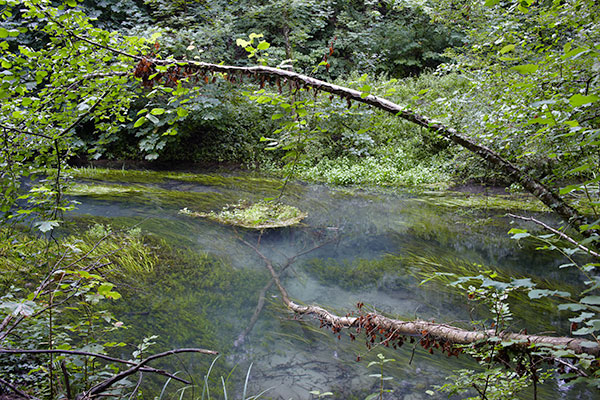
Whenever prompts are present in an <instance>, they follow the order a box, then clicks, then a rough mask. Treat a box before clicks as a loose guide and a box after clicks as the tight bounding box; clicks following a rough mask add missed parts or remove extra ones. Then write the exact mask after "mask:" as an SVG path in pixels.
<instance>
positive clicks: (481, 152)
mask: <svg viewBox="0 0 600 400" xmlns="http://www.w3.org/2000/svg"><path fill="white" fill-rule="evenodd" d="M44 12H45V13H46V15H47V17H48V18H49V19H50V20H52V21H54V22H55V23H57V24H59V25H60V26H62V27H63V28H64V29H65V30H66V32H67V34H68V35H69V36H71V38H72V39H76V40H79V41H83V42H85V43H87V44H89V45H92V46H95V47H97V48H99V49H103V50H106V51H109V52H112V53H113V54H114V55H115V56H121V57H122V56H125V57H129V58H130V59H131V60H132V61H134V62H137V65H136V67H135V68H134V70H133V71H132V72H133V75H134V76H136V77H137V78H141V79H142V81H143V83H144V85H145V86H148V87H151V86H152V85H153V83H158V82H159V81H160V80H162V81H163V82H162V83H164V84H167V85H171V86H175V85H176V84H177V83H178V82H179V81H180V80H181V79H184V78H186V77H190V76H193V75H197V76H203V77H204V78H205V79H206V78H207V74H209V73H215V72H217V73H223V74H227V77H228V79H231V80H232V81H233V79H234V78H235V77H236V76H238V77H240V76H246V77H251V78H256V79H257V80H259V81H260V85H261V86H262V85H264V84H265V83H269V82H271V81H273V83H277V82H279V83H280V84H281V83H282V81H283V82H284V83H286V82H287V83H290V84H291V86H294V85H295V87H297V88H298V87H305V88H307V89H312V90H315V91H322V92H327V93H331V94H333V95H336V96H339V97H341V98H344V99H347V100H348V101H356V102H359V103H364V104H367V105H369V106H372V107H375V108H377V109H379V110H383V111H385V112H388V113H391V114H394V115H396V116H398V117H399V118H402V119H404V120H406V121H409V122H411V123H414V124H416V125H419V126H421V127H423V128H425V129H427V130H429V131H431V132H434V133H436V134H439V135H441V136H442V137H444V138H446V139H449V140H451V141H452V142H454V143H455V144H458V145H460V146H461V147H464V148H465V149H467V150H469V151H471V152H473V153H475V154H476V155H478V156H479V157H481V158H482V159H484V160H485V161H487V162H489V163H490V164H492V165H493V166H494V167H496V168H498V169H499V170H501V171H502V172H503V173H504V174H505V175H506V176H507V177H508V178H510V179H511V180H512V181H513V182H518V183H519V184H521V185H522V186H523V187H524V188H525V189H526V190H527V191H529V192H530V193H531V194H532V195H534V196H535V197H537V198H538V199H539V200H540V201H541V202H542V203H544V204H545V205H546V206H548V207H549V208H550V209H551V210H552V211H553V212H555V213H556V214H557V215H558V216H560V217H561V218H562V219H563V220H564V221H566V222H568V223H569V224H571V225H572V226H573V227H574V228H576V229H577V230H578V231H581V232H582V233H583V234H584V235H586V236H592V235H595V234H598V233H599V232H598V231H597V230H595V229H584V230H581V229H580V228H581V227H582V226H583V225H585V224H586V222H587V221H586V218H585V217H584V216H583V215H582V214H581V213H580V212H579V211H578V210H576V209H575V208H573V207H572V206H570V205H569V204H568V203H567V202H566V201H565V200H564V199H563V198H562V197H560V196H559V195H558V194H556V193H555V191H553V190H552V189H550V188H549V187H547V186H546V185H544V184H543V183H541V182H539V181H538V180H536V179H534V178H533V177H532V176H531V175H529V174H528V173H527V172H525V171H523V170H522V169H520V168H519V167H517V166H516V165H514V164H513V163H511V162H510V161H509V160H507V159H505V158H504V157H502V156H501V155H500V154H498V153H497V152H495V151H494V150H492V149H490V148H489V147H487V146H484V145H482V144H479V143H477V142H476V141H475V140H474V139H473V138H470V137H468V136H466V135H464V134H462V133H461V132H459V131H457V130H456V129H454V128H451V127H449V126H447V125H444V124H442V123H441V122H439V121H435V120H433V119H431V118H428V117H426V116H424V115H421V114H419V113H416V112H414V111H412V110H408V109H407V108H406V107H405V106H402V105H399V104H396V103H394V102H392V101H390V100H387V99H385V98H383V97H380V96H375V95H372V94H368V95H367V94H366V93H363V92H361V91H358V90H354V89H350V88H347V87H343V86H339V85H335V84H333V83H329V82H325V81H323V80H320V79H316V78H313V77H310V76H307V75H303V74H299V73H296V72H293V71H288V70H283V69H279V68H273V67H267V66H252V67H239V66H231V65H220V64H211V63H206V62H200V61H193V60H175V59H166V60H161V59H157V58H153V57H144V56H140V55H139V54H130V53H127V52H125V51H123V50H120V49H117V48H114V47H111V46H109V45H107V44H102V43H98V42H96V41H94V40H90V39H89V38H87V37H84V36H82V35H80V34H78V33H75V32H73V31H72V30H70V29H68V28H67V27H66V26H64V25H63V24H62V23H61V22H60V21H56V20H55V19H54V18H53V17H52V16H51V15H49V14H48V13H47V12H46V11H44ZM158 66H160V67H162V69H163V70H164V68H165V67H166V69H167V70H166V72H159V71H157V68H156V67H158ZM206 81H208V79H206Z"/></svg>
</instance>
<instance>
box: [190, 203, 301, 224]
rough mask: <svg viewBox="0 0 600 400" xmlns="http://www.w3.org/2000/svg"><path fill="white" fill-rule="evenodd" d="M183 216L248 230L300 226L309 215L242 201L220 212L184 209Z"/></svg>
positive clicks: (273, 205) (280, 207) (294, 208)
mask: <svg viewBox="0 0 600 400" xmlns="http://www.w3.org/2000/svg"><path fill="white" fill-rule="evenodd" d="M180 213H181V214H184V215H189V216H192V217H199V218H208V219H210V220H212V221H216V222H219V223H222V224H226V225H233V226H239V227H242V228H248V229H271V228H282V227H286V226H292V225H296V224H299V223H300V222H301V221H302V220H303V219H304V218H306V217H307V214H306V213H304V212H302V211H300V210H299V209H298V208H296V207H294V206H290V205H286V204H281V203H277V202H266V201H259V202H257V203H250V202H248V201H240V202H238V203H236V204H229V205H226V206H225V207H223V209H222V210H221V211H220V212H214V211H211V212H208V213H202V212H193V211H190V210H188V209H187V208H184V209H182V210H181V211H180Z"/></svg>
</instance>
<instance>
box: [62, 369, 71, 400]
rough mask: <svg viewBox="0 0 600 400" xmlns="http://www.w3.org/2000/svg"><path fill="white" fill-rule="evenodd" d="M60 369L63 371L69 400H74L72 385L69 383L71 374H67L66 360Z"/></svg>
mask: <svg viewBox="0 0 600 400" xmlns="http://www.w3.org/2000/svg"><path fill="white" fill-rule="evenodd" d="M60 369H61V370H62V373H63V377H64V378H65V389H66V391H67V400H73V395H72V394H71V383H70V382H69V373H68V372H67V366H66V365H65V360H62V361H61V362H60Z"/></svg>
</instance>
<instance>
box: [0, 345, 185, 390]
mask: <svg viewBox="0 0 600 400" xmlns="http://www.w3.org/2000/svg"><path fill="white" fill-rule="evenodd" d="M0 354H69V355H76V356H86V357H95V358H99V359H102V360H106V361H110V362H115V363H119V364H127V365H138V364H137V363H136V362H133V361H129V360H123V359H121V358H115V357H110V356H107V355H104V354H98V353H90V352H87V351H80V350H59V349H52V350H49V349H48V350H45V349H34V350H29V349H0ZM140 370H141V371H144V372H152V373H155V374H159V375H163V376H166V377H169V378H172V379H174V380H176V381H179V382H181V383H185V384H186V385H190V384H191V382H188V381H187V380H185V379H182V378H179V377H177V376H175V375H173V374H170V373H168V372H167V371H164V370H162V369H157V368H152V367H143V368H141V369H140Z"/></svg>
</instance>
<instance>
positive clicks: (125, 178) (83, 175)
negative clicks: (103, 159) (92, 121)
mask: <svg viewBox="0 0 600 400" xmlns="http://www.w3.org/2000/svg"><path fill="white" fill-rule="evenodd" d="M69 173H70V175H71V176H72V177H73V178H75V179H79V180H92V181H102V182H117V183H138V184H164V183H168V182H170V181H171V182H172V181H175V182H185V183H190V184H195V185H200V186H207V187H212V188H215V189H216V188H230V189H236V190H242V191H247V192H262V193H264V194H265V195H269V196H270V195H276V194H277V193H278V191H279V188H280V186H281V181H280V180H278V179H271V178H265V177H261V176H256V175H254V174H252V173H242V172H240V173H238V174H236V175H224V174H217V173H211V174H206V173H194V172H175V171H149V170H143V171H142V170H125V169H108V168H93V167H87V168H74V169H72V170H70V171H69ZM301 190H302V187H301V186H300V185H297V184H294V183H290V184H288V185H287V187H286V193H287V194H288V195H291V194H298V193H299V192H300V191H301Z"/></svg>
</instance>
